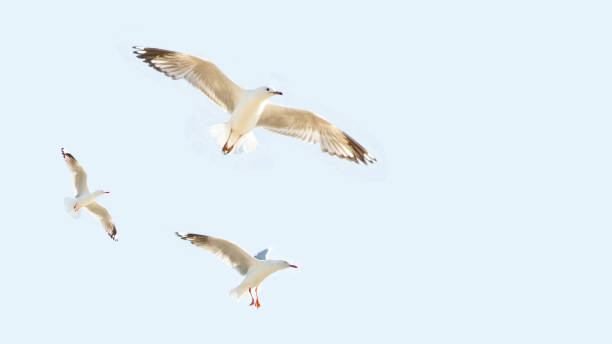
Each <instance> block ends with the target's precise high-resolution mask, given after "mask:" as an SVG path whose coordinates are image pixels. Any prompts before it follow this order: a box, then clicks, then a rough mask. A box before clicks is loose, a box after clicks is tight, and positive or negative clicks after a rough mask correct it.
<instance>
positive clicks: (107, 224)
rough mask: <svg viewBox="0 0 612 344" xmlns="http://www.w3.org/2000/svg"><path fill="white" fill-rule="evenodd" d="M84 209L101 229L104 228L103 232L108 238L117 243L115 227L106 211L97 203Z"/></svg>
mask: <svg viewBox="0 0 612 344" xmlns="http://www.w3.org/2000/svg"><path fill="white" fill-rule="evenodd" d="M85 209H87V211H88V212H89V213H90V214H91V215H93V216H94V217H95V218H97V219H98V221H100V223H101V224H102V227H104V230H106V233H108V236H109V237H111V239H113V240H115V241H117V227H115V223H114V222H113V218H112V217H111V216H110V213H109V212H108V210H106V208H104V207H103V206H101V205H100V204H98V203H97V202H94V203H91V204H89V205H87V206H85Z"/></svg>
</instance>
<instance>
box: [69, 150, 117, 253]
mask: <svg viewBox="0 0 612 344" xmlns="http://www.w3.org/2000/svg"><path fill="white" fill-rule="evenodd" d="M62 156H63V157H64V160H65V161H66V164H68V168H69V169H70V172H72V184H73V186H74V193H75V195H74V197H66V198H64V205H65V206H66V211H67V212H68V213H69V214H70V215H72V217H74V218H78V217H79V210H81V208H85V210H87V211H88V212H89V213H90V214H91V215H93V216H94V217H95V218H97V219H98V221H100V223H102V226H103V227H104V229H105V230H106V233H108V236H110V237H111V239H113V240H115V241H117V228H116V227H115V223H114V222H113V219H112V218H111V216H110V213H109V212H108V210H106V208H104V207H103V206H101V205H100V204H98V202H96V198H98V197H100V196H102V195H104V194H107V193H109V192H108V191H102V190H98V191H94V192H89V188H88V187H87V173H85V170H84V169H83V166H81V164H79V162H78V161H77V159H75V158H74V156H72V154H70V153H66V152H64V148H62Z"/></svg>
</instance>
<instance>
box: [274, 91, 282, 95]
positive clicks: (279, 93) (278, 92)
mask: <svg viewBox="0 0 612 344" xmlns="http://www.w3.org/2000/svg"><path fill="white" fill-rule="evenodd" d="M272 93H274V94H278V95H279V96H282V95H283V92H281V91H274V92H272Z"/></svg>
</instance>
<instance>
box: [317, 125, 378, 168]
mask: <svg viewBox="0 0 612 344" xmlns="http://www.w3.org/2000/svg"><path fill="white" fill-rule="evenodd" d="M342 134H344V139H345V140H346V145H347V146H348V148H349V149H350V151H351V153H353V156H346V155H340V154H337V153H336V152H330V151H327V153H329V154H331V155H334V156H337V157H339V158H342V159H347V160H350V161H352V162H354V163H356V164H357V165H359V164H360V163H363V164H364V165H367V164H368V163H370V164H373V163H374V162H376V161H377V160H376V158H375V157H374V156H372V154H370V153H368V151H367V150H366V149H365V148H363V146H362V145H360V144H359V143H357V141H355V139H353V138H352V137H350V136H349V135H348V134H347V133H345V132H342Z"/></svg>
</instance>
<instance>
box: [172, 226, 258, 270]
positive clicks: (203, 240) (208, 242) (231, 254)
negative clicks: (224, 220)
mask: <svg viewBox="0 0 612 344" xmlns="http://www.w3.org/2000/svg"><path fill="white" fill-rule="evenodd" d="M176 235H177V236H178V237H179V238H181V239H183V240H187V241H190V242H191V243H192V244H194V245H196V246H198V247H201V248H203V249H205V250H207V251H209V252H210V253H212V254H214V255H216V256H218V257H219V258H221V259H222V260H223V261H225V262H226V263H227V264H229V265H230V266H231V267H233V268H235V269H236V270H238V272H239V273H240V274H241V275H245V274H246V273H247V272H248V271H249V268H250V267H251V266H252V265H253V264H254V263H255V262H256V260H255V258H253V257H251V255H249V254H248V253H246V252H245V251H244V250H243V249H241V248H240V247H238V245H236V244H234V243H232V242H229V241H227V240H223V239H219V238H215V237H211V236H208V235H200V234H191V233H178V232H176Z"/></svg>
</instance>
